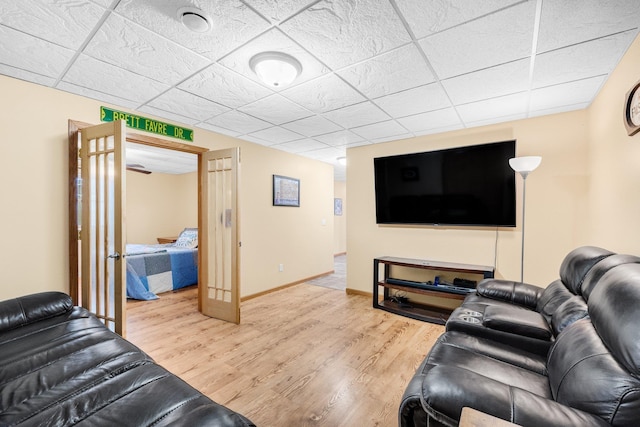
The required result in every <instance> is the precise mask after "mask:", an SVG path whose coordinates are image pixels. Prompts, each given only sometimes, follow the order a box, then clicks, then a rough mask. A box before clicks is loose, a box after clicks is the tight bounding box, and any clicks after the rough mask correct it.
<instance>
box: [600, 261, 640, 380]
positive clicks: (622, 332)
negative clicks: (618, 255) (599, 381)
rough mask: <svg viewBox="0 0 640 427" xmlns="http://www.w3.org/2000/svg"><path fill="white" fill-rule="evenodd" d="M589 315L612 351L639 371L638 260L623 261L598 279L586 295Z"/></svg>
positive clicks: (639, 313) (639, 303)
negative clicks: (625, 262) (589, 294)
mask: <svg viewBox="0 0 640 427" xmlns="http://www.w3.org/2000/svg"><path fill="white" fill-rule="evenodd" d="M588 305H589V316H590V317H591V322H592V323H593V326H594V328H595V330H596V331H597V333H598V335H599V336H600V338H601V339H602V341H603V342H604V345H605V346H606V347H607V348H608V349H609V351H611V353H612V355H613V356H614V357H615V358H616V359H617V360H618V361H619V362H620V363H621V364H622V365H623V366H624V367H625V368H626V369H627V370H628V371H629V372H630V373H631V374H632V375H636V376H637V375H639V374H640V264H635V263H634V264H622V265H618V266H616V267H614V268H612V269H610V270H609V271H608V272H607V273H605V274H604V275H603V276H602V278H601V279H600V283H599V284H598V286H597V287H596V288H595V290H594V291H593V293H592V294H591V298H590V299H589V303H588Z"/></svg>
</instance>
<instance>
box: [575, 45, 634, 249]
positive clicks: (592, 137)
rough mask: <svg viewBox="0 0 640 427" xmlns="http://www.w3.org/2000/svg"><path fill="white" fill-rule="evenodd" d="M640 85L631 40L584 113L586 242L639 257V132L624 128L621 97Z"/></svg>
mask: <svg viewBox="0 0 640 427" xmlns="http://www.w3.org/2000/svg"><path fill="white" fill-rule="evenodd" d="M639 80H640V37H639V38H637V39H636V41H635V43H634V44H633V45H632V46H631V48H630V49H629V51H627V54H626V55H625V56H624V57H623V59H622V61H621V62H620V64H618V67H617V68H616V70H615V71H614V72H613V74H612V75H611V77H610V78H609V80H608V81H607V83H606V84H605V85H604V87H603V89H602V90H601V92H600V94H599V95H598V98H597V99H596V100H595V102H593V104H592V105H591V107H590V108H589V111H588V113H589V116H588V117H589V150H590V152H591V156H590V159H589V160H590V161H589V170H590V180H589V183H590V184H589V214H590V215H589V227H588V230H587V236H588V238H589V240H590V241H592V242H595V243H597V244H599V245H602V246H604V247H606V248H610V249H611V250H614V251H617V252H624V253H632V254H636V255H640V133H637V134H635V135H634V136H628V135H627V132H626V129H625V127H624V125H623V119H622V117H623V116H622V112H623V110H624V101H625V94H626V93H627V92H628V91H629V90H631V88H632V87H633V86H635V84H636V83H637V82H638V81H639Z"/></svg>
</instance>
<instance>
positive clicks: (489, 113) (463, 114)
mask: <svg viewBox="0 0 640 427" xmlns="http://www.w3.org/2000/svg"><path fill="white" fill-rule="evenodd" d="M527 99H528V96H527V93H525V92H523V93H516V94H513V95H506V96H500V97H498V98H492V99H487V100H484V101H478V102H472V103H469V104H464V105H459V106H457V107H456V110H457V111H458V114H459V115H460V118H461V119H462V121H463V122H464V123H465V124H467V123H472V122H477V121H480V120H487V119H491V118H494V117H505V116H510V115H513V114H525V113H526V111H527Z"/></svg>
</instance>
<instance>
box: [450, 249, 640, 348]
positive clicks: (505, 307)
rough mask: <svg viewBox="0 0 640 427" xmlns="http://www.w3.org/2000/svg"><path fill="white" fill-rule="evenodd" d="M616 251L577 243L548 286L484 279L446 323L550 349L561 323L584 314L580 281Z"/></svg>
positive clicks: (453, 327)
mask: <svg viewBox="0 0 640 427" xmlns="http://www.w3.org/2000/svg"><path fill="white" fill-rule="evenodd" d="M612 255H614V254H613V252H610V251H608V250H606V249H602V248H598V247H593V246H584V247H580V248H577V249H574V250H573V251H571V252H569V254H567V256H566V257H565V258H564V260H563V261H562V264H561V266H560V278H559V279H557V280H555V281H554V282H552V283H551V284H550V285H549V286H547V288H541V287H538V286H535V285H531V284H527V283H518V282H513V281H508V280H499V279H486V280H483V281H482V282H480V283H479V284H478V286H477V290H476V293H475V294H471V295H469V296H468V297H467V298H465V300H464V302H463V303H462V305H461V306H460V307H458V308H457V309H456V310H454V311H453V313H451V316H450V317H449V320H448V321H447V323H446V329H447V331H460V332H467V333H470V334H472V335H476V336H479V337H485V338H490V339H492V340H494V341H499V342H502V343H507V344H511V345H516V346H517V347H519V348H523V349H525V350H527V351H530V352H535V353H537V354H540V355H546V354H547V352H548V351H549V348H550V347H551V344H552V343H553V341H554V340H555V336H556V335H557V334H558V333H559V332H560V330H561V329H559V328H563V327H564V326H565V325H566V324H568V323H571V322H573V321H575V320H577V319H578V318H580V317H584V316H586V314H587V306H586V303H585V302H584V300H583V298H582V297H581V296H580V295H581V287H582V283H583V281H584V280H585V277H586V276H587V275H588V273H589V272H590V271H591V269H592V268H593V266H595V265H597V264H598V263H599V262H600V261H602V260H603V259H605V258H608V257H610V256H612ZM634 258H635V257H634ZM636 259H638V260H639V261H640V258H636ZM624 261H625V260H619V261H618V262H624Z"/></svg>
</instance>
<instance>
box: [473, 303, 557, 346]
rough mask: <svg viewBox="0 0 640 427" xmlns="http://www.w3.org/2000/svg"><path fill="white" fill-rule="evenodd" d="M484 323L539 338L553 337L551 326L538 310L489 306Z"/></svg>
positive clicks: (500, 329)
mask: <svg viewBox="0 0 640 427" xmlns="http://www.w3.org/2000/svg"><path fill="white" fill-rule="evenodd" d="M482 324H483V325H484V326H486V327H487V328H491V329H495V330H497V331H504V332H508V333H510V334H516V335H523V336H526V337H531V338H535V339H539V340H545V341H548V340H550V339H551V336H552V333H551V328H550V327H549V324H548V323H547V321H546V320H544V317H542V315H541V314H540V313H538V312H535V311H531V310H523V309H522V308H518V307H509V306H507V307H505V306H502V305H499V306H489V307H487V308H486V309H485V311H484V316H483V318H482Z"/></svg>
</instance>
